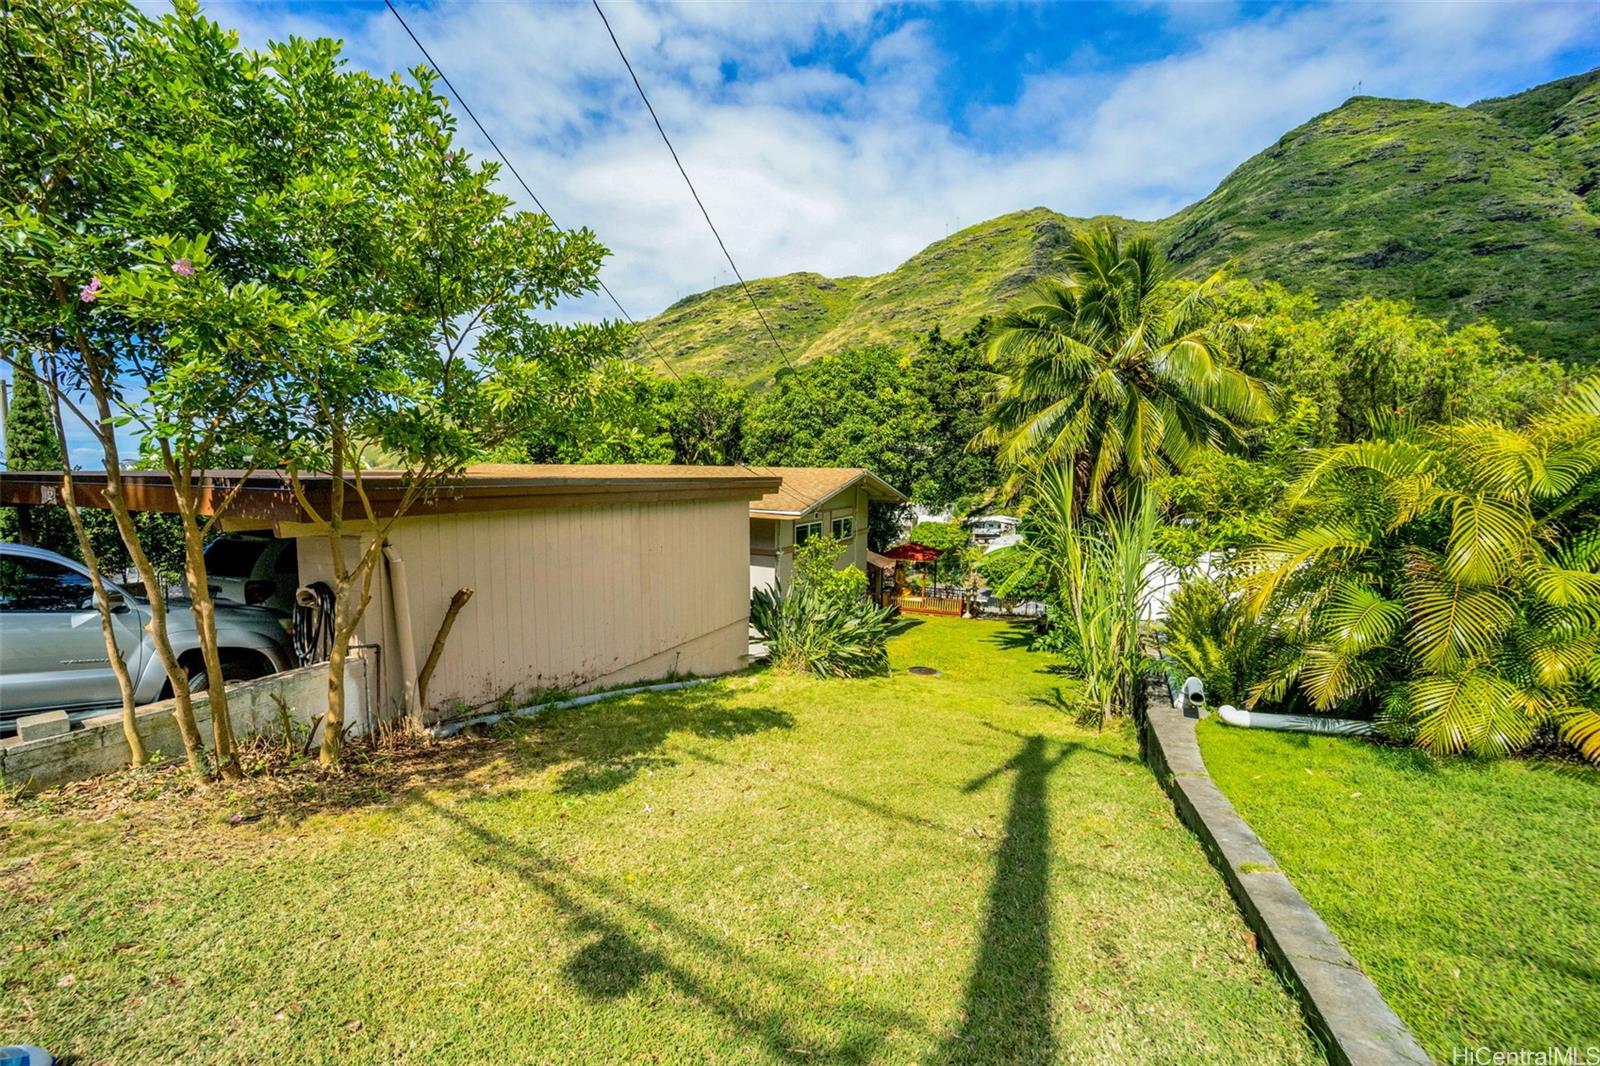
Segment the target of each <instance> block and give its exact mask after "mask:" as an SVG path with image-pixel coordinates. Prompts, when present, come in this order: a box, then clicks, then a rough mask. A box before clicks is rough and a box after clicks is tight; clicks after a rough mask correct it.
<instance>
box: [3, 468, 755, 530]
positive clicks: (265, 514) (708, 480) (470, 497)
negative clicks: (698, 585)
mask: <svg viewBox="0 0 1600 1066" xmlns="http://www.w3.org/2000/svg"><path fill="white" fill-rule="evenodd" d="M61 476H62V473H61V471H59V470H21V471H6V472H3V473H0V504H12V505H15V504H21V505H27V504H52V503H59V502H60V500H61ZM195 480H196V483H197V485H198V486H199V488H200V508H201V512H202V513H203V514H207V515H210V514H214V513H216V508H218V507H222V506H225V505H227V499H228V495H229V493H231V492H233V491H234V490H235V489H236V488H237V489H238V492H237V496H236V497H235V499H234V500H233V503H232V504H231V505H227V514H226V516H225V521H226V522H227V524H229V525H230V526H233V527H235V528H241V527H245V526H251V525H254V526H261V527H265V526H270V525H277V524H280V523H297V522H305V521H307V520H308V516H307V515H306V514H305V512H304V510H303V509H302V508H301V507H300V504H299V503H298V502H297V501H296V500H295V498H294V493H293V491H292V490H291V488H290V485H289V479H288V476H287V475H286V474H285V473H283V472H281V471H278V470H265V471H254V472H249V473H247V472H245V471H241V470H214V471H208V472H207V473H206V474H204V475H202V476H199V477H197V478H196V479H195ZM300 480H301V484H302V485H303V486H304V488H305V492H306V497H307V499H308V500H309V501H310V502H311V505H312V506H313V507H316V508H317V509H318V510H319V511H324V513H325V508H326V507H327V504H328V501H329V499H330V498H331V489H332V484H333V479H332V477H330V476H329V475H326V474H314V475H307V476H304V477H302V478H301V479H300ZM351 480H353V479H352V478H347V479H346V481H347V482H349V481H351ZM122 481H123V485H124V486H125V491H126V493H127V497H128V503H129V506H130V507H131V509H133V510H135V511H162V512H167V513H173V512H176V511H177V494H176V493H175V492H174V490H173V487H172V481H171V479H169V478H168V477H167V475H166V474H165V473H163V472H159V471H147V470H126V471H123V474H122ZM361 481H362V483H363V486H364V487H365V489H366V492H367V495H368V497H369V498H370V499H371V500H372V504H373V509H374V511H375V512H376V513H377V514H378V515H379V516H380V517H388V516H390V515H392V514H394V512H395V509H396V508H397V507H398V505H399V503H400V501H401V498H402V496H403V495H404V493H405V482H404V480H403V474H402V473H401V472H399V471H395V470H363V471H362V472H361ZM73 482H74V484H75V485H76V487H77V492H78V499H79V502H81V503H83V504H86V505H89V506H104V503H105V496H104V488H105V483H106V475H105V472H104V471H83V470H80V471H74V474H73ZM241 482H242V485H241ZM780 484H781V481H780V478H779V477H778V475H776V474H768V473H764V472H760V471H754V470H751V469H750V468H749V467H742V466H646V465H642V464H636V465H615V466H560V465H554V464H542V465H512V464H483V465H480V466H472V467H468V468H467V469H466V470H465V471H463V472H462V473H461V474H459V475H457V476H456V477H454V478H451V479H448V480H447V481H446V482H444V483H443V485H442V486H441V487H440V488H439V489H438V490H436V491H435V492H433V493H432V495H430V496H428V497H426V498H424V499H422V500H420V501H419V502H417V503H416V504H414V505H413V506H412V507H411V508H410V509H409V510H408V511H407V512H406V513H407V514H415V515H424V514H449V513H453V512H465V511H505V510H521V509H527V508H534V507H561V506H567V507H570V506H582V505H590V506H594V505H600V504H613V503H643V502H656V501H666V500H686V499H706V498H727V499H741V500H755V499H758V498H760V497H762V496H763V495H765V494H767V493H770V492H774V491H776V490H777V489H778V487H779V485H780ZM345 517H346V518H347V519H351V520H359V519H361V518H363V517H365V512H364V511H363V509H362V505H361V502H360V500H359V498H356V497H355V494H354V493H351V492H347V493H346V505H345Z"/></svg>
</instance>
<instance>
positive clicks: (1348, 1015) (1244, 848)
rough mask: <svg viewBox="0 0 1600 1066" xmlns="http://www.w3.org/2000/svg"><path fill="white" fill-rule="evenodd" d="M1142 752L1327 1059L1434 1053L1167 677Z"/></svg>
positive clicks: (1370, 1065)
mask: <svg viewBox="0 0 1600 1066" xmlns="http://www.w3.org/2000/svg"><path fill="white" fill-rule="evenodd" d="M1146 707H1147V709H1146V714H1145V721H1144V734H1143V736H1142V738H1141V740H1142V742H1143V747H1144V753H1145V760H1146V761H1147V762H1148V763H1149V764H1150V767H1151V769H1152V770H1153V771H1155V774H1156V778H1157V779H1158V780H1159V781H1160V782H1161V784H1162V786H1163V787H1164V788H1166V790H1167V793H1168V794H1169V795H1170V796H1171V797H1172V802H1173V805H1174V806H1175V807H1176V808H1177V811H1178V816H1179V817H1180V818H1182V819H1183V821H1184V823H1185V824H1186V825H1188V826H1189V828H1190V829H1192V830H1193V831H1194V833H1195V835H1196V836H1198V837H1199V838H1200V842H1201V844H1203V845H1204V846H1205V849H1206V851H1207V852H1208V853H1209V854H1210V856H1211V859H1212V862H1213V863H1214V864H1215V865H1216V867H1217V869H1218V870H1220V871H1221V872H1222V876H1223V879H1224V880H1225V881H1226V882H1227V884H1228V890H1229V891H1230V892H1231V893H1233V898H1234V900H1235V902H1236V903H1237V904H1238V905H1239V910H1240V911H1242V912H1243V914H1244V918H1245V921H1246V923H1248V924H1249V926H1250V928H1251V929H1253V930H1255V933H1256V935H1257V937H1259V938H1260V942H1261V948H1262V950H1263V952H1265V954H1266V956H1267V959H1268V961H1270V962H1271V963H1272V965H1273V967H1274V968H1275V969H1276V970H1277V971H1278V973H1279V974H1280V975H1281V976H1282V977H1283V979H1284V980H1285V981H1286V982H1287V983H1288V984H1289V987H1290V988H1291V989H1292V990H1293V991H1294V993H1295V995H1296V996H1297V997H1298V998H1299V1000H1300V1005H1301V1009H1302V1010H1303V1011H1304V1012H1305V1015H1306V1020H1307V1021H1308V1022H1309V1023H1310V1025H1311V1028H1312V1030H1313V1031H1314V1032H1315V1033H1316V1034H1317V1036H1318V1037H1319V1038H1320V1039H1321V1041H1322V1043H1323V1047H1324V1049H1325V1050H1326V1051H1327V1053H1328V1058H1329V1060H1330V1061H1332V1062H1334V1063H1337V1064H1341V1066H1389V1064H1391V1063H1427V1062H1431V1061H1432V1060H1431V1059H1429V1058H1428V1054H1427V1052H1425V1051H1424V1050H1423V1049H1422V1045H1420V1044H1418V1043H1417V1040H1416V1038H1415V1037H1414V1036H1412V1035H1411V1031H1410V1030H1408V1029H1407V1028H1406V1027H1405V1023H1404V1022H1402V1021H1401V1020H1400V1018H1399V1016H1398V1015H1396V1014H1395V1012H1394V1011H1393V1010H1392V1009H1390V1007H1389V1004H1388V1003H1386V1002H1384V999H1383V995H1382V994H1381V993H1379V991H1378V987H1377V986H1376V985H1374V984H1373V983H1372V980H1371V978H1369V977H1367V975H1366V974H1364V973H1362V972H1361V967H1360V966H1359V965H1357V963H1356V960H1355V959H1354V958H1352V957H1351V955H1350V953H1349V952H1348V951H1346V950H1345V949H1344V946H1343V945H1342V944H1340V943H1339V939H1338V937H1336V936H1334V935H1333V932H1332V930H1330V929H1329V928H1328V926H1327V923H1325V922H1324V921H1323V920H1322V918H1321V917H1320V916H1319V915H1318V914H1317V912H1316V911H1314V910H1312V909H1311V906H1310V904H1308V903H1306V901H1305V898H1304V897H1303V896H1301V895H1300V892H1299V890H1298V889H1296V888H1295V887H1294V885H1293V884H1291V883H1290V881H1289V878H1288V877H1286V876H1285V875H1284V873H1283V871H1282V870H1280V869H1279V868H1278V864H1277V862H1276V860H1274V859H1273V857H1272V854H1271V853H1270V852H1268V851H1267V849H1266V846H1265V845H1264V844H1262V843H1261V839H1260V838H1259V837H1257V836H1256V834H1255V832H1254V831H1253V830H1251V828H1250V827H1249V825H1247V824H1245V821H1244V819H1243V818H1241V817H1239V812H1238V811H1236V810H1234V807H1233V804H1232V803H1230V802H1229V801H1228V798H1227V797H1226V796H1224V795H1223V794H1222V792H1221V791H1220V790H1219V789H1218V788H1217V786H1216V782H1214V781H1212V779H1211V774H1210V772H1209V771H1207V770H1206V764H1205V760H1204V759H1202V758H1201V756H1200V745H1199V742H1198V740H1197V739H1196V737H1195V732H1194V727H1195V720H1194V719H1193V718H1187V717H1185V716H1184V714H1183V712H1181V711H1179V710H1178V709H1177V708H1176V707H1174V706H1173V704H1172V699H1171V696H1170V694H1169V693H1168V692H1167V690H1166V685H1165V684H1164V683H1160V682H1158V683H1156V684H1153V685H1151V686H1150V688H1149V689H1148V690H1147V693H1146Z"/></svg>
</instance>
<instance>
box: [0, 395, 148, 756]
mask: <svg viewBox="0 0 1600 1066" xmlns="http://www.w3.org/2000/svg"><path fill="white" fill-rule="evenodd" d="M49 371H50V381H49V384H48V386H47V387H46V390H45V391H46V393H47V395H48V396H49V398H50V423H51V425H52V426H53V427H54V428H55V431H56V440H58V441H64V440H66V439H67V433H66V426H65V425H64V424H63V420H62V418H61V393H60V384H59V382H58V380H57V378H56V374H55V365H54V364H53V363H52V364H50V366H49ZM61 503H62V505H63V506H65V507H66V509H67V520H68V521H69V522H71V523H72V532H73V534H74V535H75V536H76V537H77V538H78V551H79V553H80V554H81V555H82V556H83V565H84V566H85V567H87V568H88V570H89V582H90V584H91V585H92V586H93V587H94V594H95V597H96V600H95V607H96V609H97V610H99V612H100V635H101V636H102V637H103V638H105V642H106V657H107V658H108V659H109V661H110V663H111V673H112V675H113V676H114V677H116V679H117V694H118V695H119V696H121V697H122V735H123V738H124V739H125V740H127V742H128V763H129V765H131V766H143V765H144V764H145V763H147V762H149V761H150V755H149V753H148V752H146V751H145V747H144V738H143V737H141V736H140V735H139V718H138V712H137V707H136V705H135V703H134V693H133V678H132V677H131V676H129V674H128V664H127V663H126V662H124V661H123V658H122V649H121V648H119V647H117V627H116V623H115V622H114V621H112V618H111V601H110V600H109V599H108V598H107V597H106V582H105V578H104V577H103V576H102V575H101V573H100V559H99V557H98V556H96V555H95V551H94V544H93V543H92V542H91V541H90V540H89V531H88V529H87V528H85V527H84V524H83V514H82V513H81V512H80V511H79V510H78V489H77V481H76V479H75V478H74V477H73V473H72V464H71V463H68V462H66V461H65V458H64V457H63V461H62V464H61ZM20 510H26V508H22V509H20Z"/></svg>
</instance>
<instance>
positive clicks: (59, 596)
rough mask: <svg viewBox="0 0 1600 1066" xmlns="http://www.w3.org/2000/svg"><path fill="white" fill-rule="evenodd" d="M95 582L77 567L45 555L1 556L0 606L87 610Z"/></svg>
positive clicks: (8, 608)
mask: <svg viewBox="0 0 1600 1066" xmlns="http://www.w3.org/2000/svg"><path fill="white" fill-rule="evenodd" d="M93 609H94V585H93V584H91V583H90V581H89V579H88V578H87V577H85V576H84V575H83V574H80V573H78V572H77V571H76V570H69V569H67V568H66V567H64V566H62V565H60V564H59V563H52V562H49V561H48V560H45V559H30V558H27V557H26V556H21V555H7V556H3V557H0V610H3V611H90V610H93Z"/></svg>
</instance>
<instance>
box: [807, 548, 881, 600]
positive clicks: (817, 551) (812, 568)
mask: <svg viewBox="0 0 1600 1066" xmlns="http://www.w3.org/2000/svg"><path fill="white" fill-rule="evenodd" d="M843 553H844V541H842V540H840V539H838V538H837V537H833V536H821V537H814V538H812V539H811V540H808V541H806V542H805V543H804V544H802V545H800V546H799V547H798V548H796V549H795V550H794V584H795V585H797V586H799V585H805V586H807V587H809V588H812V589H815V590H816V591H817V592H818V593H819V594H820V595H821V596H823V597H824V598H825V599H830V600H858V599H860V598H861V597H863V596H865V595H866V594H867V575H866V574H864V573H862V572H861V568H860V567H857V566H846V567H842V568H841V567H840V566H838V565H837V564H838V561H839V556H840V555H842V554H843Z"/></svg>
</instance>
